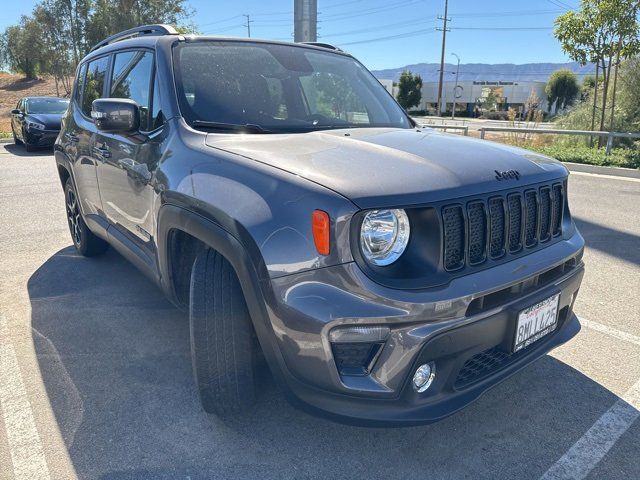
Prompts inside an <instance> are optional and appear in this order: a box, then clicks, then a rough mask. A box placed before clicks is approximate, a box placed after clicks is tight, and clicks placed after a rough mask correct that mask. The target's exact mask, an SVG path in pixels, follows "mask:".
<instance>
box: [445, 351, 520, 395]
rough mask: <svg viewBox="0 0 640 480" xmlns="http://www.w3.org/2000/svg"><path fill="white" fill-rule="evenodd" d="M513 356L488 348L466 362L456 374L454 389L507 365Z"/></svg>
mask: <svg viewBox="0 0 640 480" xmlns="http://www.w3.org/2000/svg"><path fill="white" fill-rule="evenodd" d="M512 355H513V354H512V353H510V352H505V351H504V350H501V349H500V348H498V347H493V348H490V349H489V350H485V351H484V352H481V353H478V354H477V355H474V356H473V357H471V358H470V359H469V360H467V361H466V362H465V364H464V366H463V367H462V369H460V372H458V377H457V378H456V384H455V386H456V388H461V387H464V386H466V385H469V384H470V383H473V382H474V381H476V380H478V379H479V378H482V377H483V376H485V375H486V374H488V373H490V372H493V371H495V370H498V369H499V368H500V367H502V366H503V365H505V364H507V363H508V362H509V360H510V359H511V356H512Z"/></svg>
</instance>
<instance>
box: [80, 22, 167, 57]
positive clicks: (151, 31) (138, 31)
mask: <svg viewBox="0 0 640 480" xmlns="http://www.w3.org/2000/svg"><path fill="white" fill-rule="evenodd" d="M177 34H178V31H177V30H176V29H175V28H173V27H172V26H171V25H160V24H157V25H141V26H139V27H134V28H130V29H129V30H124V31H122V32H119V33H116V34H115V35H111V36H110V37H107V38H105V39H104V40H102V41H101V42H98V43H97V44H96V45H94V47H93V48H92V49H91V50H90V51H91V52H93V51H94V50H97V49H99V48H101V47H104V46H105V45H109V44H110V43H114V42H117V41H119V40H126V39H127V38H133V37H140V36H143V35H155V36H161V35H177Z"/></svg>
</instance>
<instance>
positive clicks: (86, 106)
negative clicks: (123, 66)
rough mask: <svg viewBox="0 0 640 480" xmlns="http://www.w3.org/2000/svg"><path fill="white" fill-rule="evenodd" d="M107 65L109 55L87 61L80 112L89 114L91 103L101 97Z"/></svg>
mask: <svg viewBox="0 0 640 480" xmlns="http://www.w3.org/2000/svg"><path fill="white" fill-rule="evenodd" d="M108 67H109V57H102V58H98V59H96V60H93V61H91V62H89V64H88V65H87V76H86V77H85V84H84V91H83V94H82V113H84V114H85V115H86V116H87V117H90V116H91V103H92V102H93V101H94V100H96V99H98V98H100V97H102V94H103V92H104V82H105V78H106V75H107V68H108Z"/></svg>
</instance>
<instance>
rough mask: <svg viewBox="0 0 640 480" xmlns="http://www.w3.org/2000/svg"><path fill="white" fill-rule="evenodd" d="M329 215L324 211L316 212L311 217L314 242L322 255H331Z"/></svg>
mask: <svg viewBox="0 0 640 480" xmlns="http://www.w3.org/2000/svg"><path fill="white" fill-rule="evenodd" d="M330 225H331V222H330V221H329V214H328V213H327V212H323V211H322V210H314V211H313V214H312V215H311V229H312V230H313V242H314V243H315V245H316V250H318V253H319V254H320V255H329V246H330V242H329V240H330V235H329V227H330Z"/></svg>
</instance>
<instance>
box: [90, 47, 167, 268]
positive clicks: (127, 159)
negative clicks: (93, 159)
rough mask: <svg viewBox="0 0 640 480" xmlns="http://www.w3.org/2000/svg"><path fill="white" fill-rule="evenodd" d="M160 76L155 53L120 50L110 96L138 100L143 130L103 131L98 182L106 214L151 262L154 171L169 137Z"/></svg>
mask: <svg viewBox="0 0 640 480" xmlns="http://www.w3.org/2000/svg"><path fill="white" fill-rule="evenodd" d="M154 80H155V75H154V55H153V52H152V51H150V50H126V51H119V52H116V53H115V54H114V58H113V68H112V69H111V75H110V81H109V91H108V95H107V96H108V97H110V98H127V99H131V100H134V101H135V102H136V103H137V105H138V107H139V111H140V130H139V131H137V132H132V133H127V134H120V133H105V132H99V133H98V134H97V136H96V144H97V147H98V148H99V149H100V150H101V161H100V162H99V164H98V183H99V186H100V194H101V196H102V205H103V208H104V212H105V215H106V216H107V219H108V220H109V222H110V223H111V224H112V225H113V228H115V229H117V230H118V232H119V233H120V234H122V235H124V236H126V237H127V238H128V239H129V240H131V241H133V242H134V243H136V244H137V245H138V246H139V247H140V248H141V250H142V252H141V253H143V255H144V256H145V257H146V258H143V260H144V261H145V262H151V259H152V258H154V256H155V249H154V247H153V245H154V242H153V241H152V240H153V236H154V232H155V218H154V213H153V203H154V196H155V193H154V188H153V174H154V171H155V170H156V167H157V164H158V162H159V160H160V156H161V153H160V152H161V148H160V147H161V143H162V141H163V140H164V136H163V128H162V124H163V122H162V120H161V119H162V114H161V112H160V110H159V105H160V101H159V98H158V93H159V92H158V91H157V88H154ZM154 92H155V95H154ZM114 234H117V233H115V232H114ZM138 253H140V252H138Z"/></svg>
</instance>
